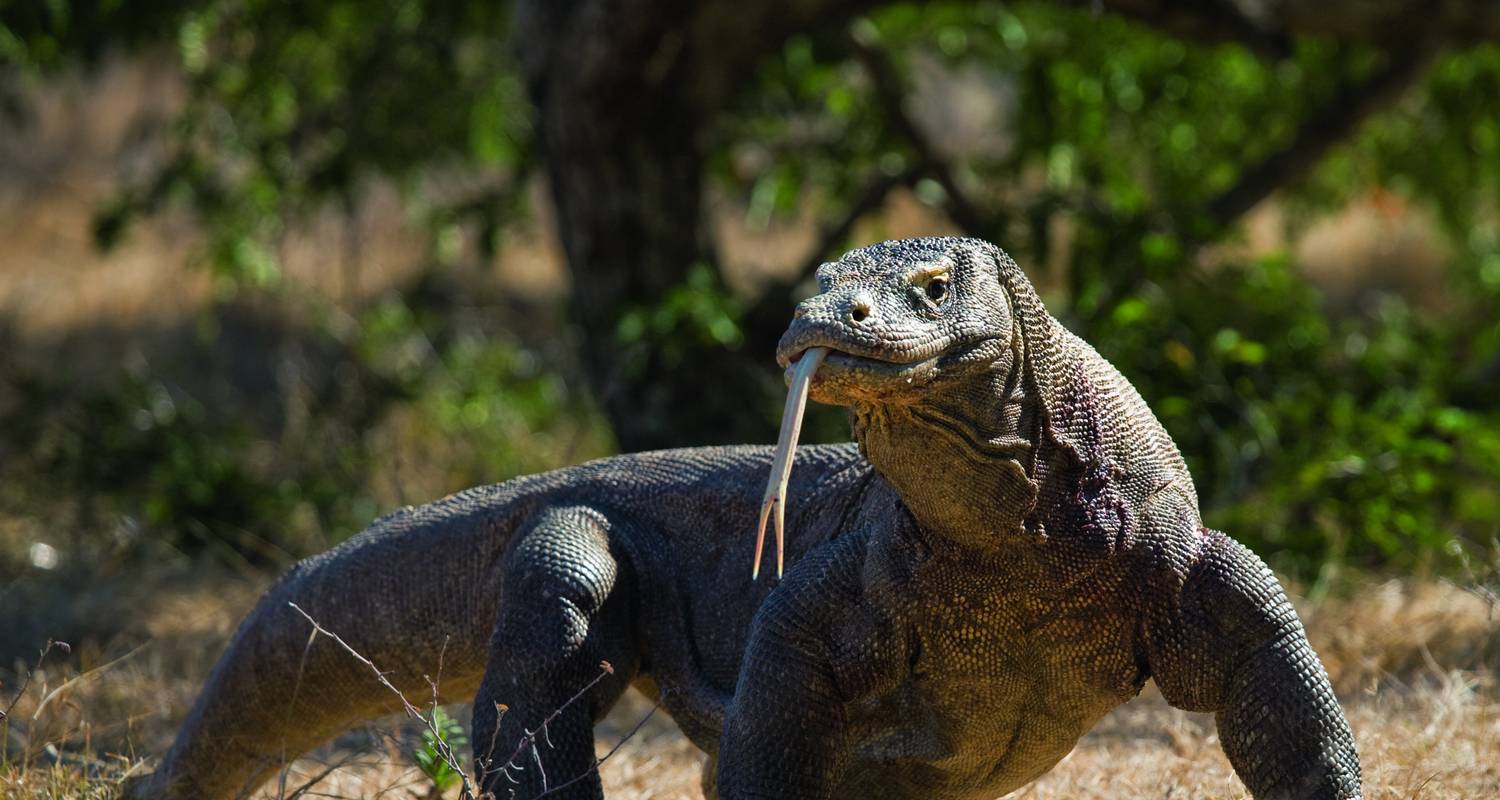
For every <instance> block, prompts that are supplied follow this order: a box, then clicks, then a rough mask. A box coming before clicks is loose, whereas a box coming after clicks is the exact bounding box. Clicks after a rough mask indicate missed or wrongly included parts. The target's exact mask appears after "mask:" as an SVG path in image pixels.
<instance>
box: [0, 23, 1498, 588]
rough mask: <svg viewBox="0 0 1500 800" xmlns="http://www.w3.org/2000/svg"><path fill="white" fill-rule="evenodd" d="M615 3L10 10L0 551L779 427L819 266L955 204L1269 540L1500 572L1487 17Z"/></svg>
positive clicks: (188, 528)
mask: <svg viewBox="0 0 1500 800" xmlns="http://www.w3.org/2000/svg"><path fill="white" fill-rule="evenodd" d="M616 5H617V4H614V3H608V2H584V3H563V4H547V3H521V4H519V5H518V6H517V7H512V6H511V5H510V4H505V3H487V2H464V1H463V0H427V1H425V2H424V1H422V0H370V1H369V2H352V0H334V1H333V2H322V3H287V2H275V1H273V0H207V1H206V2H180V1H174V2H161V3H151V4H139V3H135V4H127V3H120V2H112V0H95V1H94V2H84V1H83V0H48V2H37V3H21V4H19V5H17V4H13V3H12V4H3V5H0V9H3V11H0V108H3V119H0V580H3V581H4V582H5V585H6V586H8V587H10V586H14V585H16V584H17V582H18V581H20V582H24V581H25V580H28V579H38V580H39V579H40V578H41V576H44V575H73V576H77V575H81V574H96V573H97V572H98V571H100V570H109V569H115V570H129V569H130V568H131V566H130V565H132V564H139V563H141V562H142V561H143V560H151V559H155V560H173V559H176V560H185V559H202V558H211V559H215V560H220V561H227V562H230V563H236V564H245V565H249V567H250V568H252V569H259V568H263V567H268V566H274V565H278V564H282V563H285V562H286V561H288V560H289V559H292V558H295V557H299V556H301V555H305V554H307V553H309V552H313V551H316V550H319V549H322V548H324V547H326V546H328V545H329V544H331V543H333V542H336V541H338V540H340V539H342V538H345V537H347V536H349V535H351V534H352V533H354V532H355V531H357V530H359V529H360V528H361V527H363V526H364V525H365V524H367V523H368V522H369V521H370V520H371V519H372V518H373V517H374V516H376V515H377V514H378V513H382V512H384V511H386V510H389V509H390V508H392V507H394V506H396V505H400V504H403V503H418V502H425V501H428V500H430V499H433V498H435V497H437V496H439V495H441V494H444V493H447V492H451V491H455V490H457V489H460V488H463V487H465V486H469V485H473V484H478V483H488V482H495V481H500V480H503V479H505V478H508V477H510V476H513V475H516V474H518V473H523V472H530V471H537V470H541V469H546V468H550V467H553V466H560V465H563V464H567V463H575V462H577V461H580V460H583V459H585V458H589V457H594V456H599V455H604V454H607V453H610V452H614V451H617V450H622V449H623V450H635V449H644V448H650V447H659V446H676V445H684V444H709V443H719V442H729V441H759V442H770V441H772V440H773V439H774V424H775V418H776V414H777V410H778V407H779V402H780V395H781V392H782V388H781V385H780V375H779V372H778V371H777V370H776V368H775V366H774V363H773V359H772V356H771V354H772V348H773V345H774V342H775V339H776V336H777V335H778V334H779V333H780V331H781V329H782V327H783V326H784V324H785V322H786V320H787V319H789V315H790V311H791V305H792V303H793V301H794V300H795V299H796V298H797V297H798V296H800V295H802V294H804V293H807V292H808V291H809V288H810V287H809V286H808V285H807V282H806V278H807V276H808V274H809V273H810V271H811V269H812V268H813V267H815V266H816V264H817V263H818V262H819V261H821V260H826V259H831V258H834V257H836V256H837V255H838V254H839V253H841V252H842V251H843V250H844V249H846V248H848V247H852V246H856V245H859V244H863V243H867V242H870V241H875V240H879V239H883V238H890V237H895V236H905V235H921V234H931V233H966V234H971V235H976V236H981V237H983V238H986V239H990V240H992V241H995V242H997V243H998V244H1000V245H1001V246H1002V247H1004V248H1005V249H1007V250H1008V251H1010V252H1011V253H1012V254H1013V255H1014V256H1015V257H1016V258H1017V260H1018V261H1019V262H1020V263H1021V264H1022V265H1023V266H1024V267H1025V268H1026V269H1027V271H1028V272H1029V273H1030V274H1031V276H1032V277H1033V279H1034V281H1035V282H1036V283H1037V284H1038V286H1039V288H1040V289H1041V290H1042V292H1043V294H1044V296H1045V297H1046V298H1047V300H1048V304H1049V306H1050V307H1051V308H1052V310H1053V311H1054V313H1056V314H1057V315H1058V316H1059V317H1060V318H1061V319H1063V320H1064V322H1065V323H1066V324H1067V325H1069V326H1070V327H1071V328H1073V329H1074V330H1075V331H1077V332H1078V333H1080V334H1081V335H1082V336H1084V337H1085V338H1087V339H1088V340H1090V341H1091V342H1093V343H1094V344H1095V345H1096V346H1097V347H1098V349H1099V350H1100V351H1101V352H1102V353H1103V354H1104V355H1105V356H1106V357H1108V358H1109V359H1111V360H1112V361H1113V362H1114V363H1115V364H1117V365H1118V366H1119V367H1120V368H1121V370H1122V371H1123V372H1124V373H1125V374H1126V376H1128V377H1129V378H1130V379H1131V380H1132V381H1134V382H1135V384H1136V385H1137V387H1139V389H1140V390H1141V393H1142V394H1143V395H1144V396H1145V397H1146V398H1147V399H1148V400H1149V401H1150V402H1151V404H1152V406H1153V408H1154V409H1155V410H1156V412H1157V413H1158V415H1159V416H1160V417H1161V418H1162V421H1163V422H1164V423H1165V424H1166V426H1167V428H1168V429H1169V430H1170V431H1171V433H1172V435H1173V436H1174V437H1175V438H1176V440H1177V442H1178V443H1179V445H1180V446H1181V448H1182V450H1183V451H1184V453H1185V454H1186V456H1187V458H1188V460H1189V463H1190V465H1191V467H1192V469H1193V473H1194V475H1195V476H1196V478H1197V481H1198V486H1199V490H1200V492H1201V494H1202V499H1203V506H1204V509H1205V513H1206V516H1207V518H1208V521H1209V523H1210V524H1212V525H1214V526H1216V527H1221V528H1223V529H1225V530H1228V531H1230V532H1231V533H1232V534H1233V535H1234V536H1236V537H1238V538H1240V539H1242V540H1244V541H1246V542H1248V543H1249V544H1251V545H1252V546H1253V547H1255V548H1256V549H1257V550H1258V551H1259V552H1261V553H1262V554H1263V555H1264V556H1265V557H1266V558H1267V559H1268V560H1270V561H1271V562H1272V563H1273V564H1274V565H1275V566H1277V567H1278V568H1279V569H1282V570H1285V571H1287V572H1290V573H1293V574H1294V575H1296V576H1298V577H1300V578H1302V579H1304V580H1309V581H1313V580H1318V579H1320V578H1327V577H1329V576H1330V575H1331V574H1332V571H1333V570H1336V569H1338V568H1340V567H1343V566H1349V567H1353V568H1355V569H1359V570H1395V571H1414V572H1418V573H1427V574H1431V573H1436V574H1448V575H1456V576H1466V577H1468V578H1471V579H1472V578H1475V577H1478V578H1479V579H1481V580H1484V579H1485V576H1486V575H1489V574H1490V572H1488V571H1489V570H1493V569H1494V567H1493V565H1494V564H1496V563H1500V552H1497V550H1500V544H1497V536H1500V391H1497V390H1500V314H1497V311H1496V309H1497V307H1500V306H1497V303H1500V47H1497V46H1496V45H1494V44H1489V43H1486V42H1485V41H1484V40H1485V39H1487V38H1496V39H1500V36H1497V35H1494V34H1496V32H1497V31H1500V22H1497V21H1496V19H1495V17H1496V16H1497V14H1496V12H1494V11H1493V9H1491V8H1490V7H1489V5H1488V4H1485V3H1469V4H1465V3H1450V4H1447V5H1446V6H1444V8H1445V9H1446V10H1445V11H1444V15H1442V16H1438V15H1436V14H1435V13H1432V12H1427V11H1424V10H1423V6H1424V5H1425V4H1420V3H1415V4H1414V3H1405V4H1403V3H1393V4H1387V5H1388V6H1390V8H1389V9H1387V11H1390V13H1389V14H1388V15H1387V16H1385V17H1381V16H1379V15H1373V16H1372V15H1369V14H1365V15H1363V16H1361V13H1360V12H1358V11H1357V10H1354V11H1351V8H1354V7H1355V6H1357V5H1358V4H1351V3H1348V2H1335V3H1331V4H1329V5H1328V7H1327V9H1326V12H1325V16H1321V17H1318V16H1316V15H1314V17H1311V18H1310V17H1309V16H1308V15H1307V14H1301V15H1298V14H1297V13H1295V12H1296V11H1297V9H1298V8H1301V7H1302V6H1303V5H1304V3H1302V2H1301V0H1294V2H1289V3H1284V4H1262V3H1259V2H1240V3H1228V2H1224V3H1184V4H1179V7H1178V9H1177V10H1176V11H1173V12H1171V13H1168V12H1167V11H1164V10H1162V9H1165V8H1167V6H1166V5H1162V4H1159V3H1154V2H1144V1H1143V2H1134V3H1113V2H1096V3H1091V4H1089V3H1085V4H1081V7H1075V5H1074V4H1072V3H1065V2H1014V3H995V2H978V3H962V4H958V3H939V4H921V3H859V2H852V3H851V2H842V3H840V2H818V1H817V0H803V1H802V2H781V3H766V4H764V6H765V7H764V8H738V9H737V8H735V7H733V6H729V5H728V4H725V3H704V4H701V6H702V7H701V8H699V9H697V10H684V9H680V8H677V7H676V6H675V5H673V4H660V5H661V6H662V7H661V8H656V6H657V5H658V4H655V3H642V4H638V5H640V6H641V7H640V8H633V10H632V11H631V12H630V13H629V14H626V13H625V12H624V11H621V10H620V9H618V8H616V7H615V6H616ZM741 5H744V4H741ZM1116 6H1120V8H1116ZM1405 6H1411V9H1409V10H1407V9H1405ZM1398 7H1400V8H1398ZM1277 9H1280V11H1278V10H1277ZM1391 9H1396V10H1399V11H1401V13H1400V14H1397V13H1396V11H1392V10H1391ZM1341 14H1342V15H1344V16H1342V17H1341V16H1340V15H1341ZM1465 14H1469V15H1470V16H1465ZM810 436H811V438H815V439H822V440H841V439H844V438H846V437H847V431H846V427H845V424H844V421H843V418H842V415H841V414H840V413H839V412H836V411H833V410H824V411H821V412H819V416H817V417H816V418H815V419H814V420H813V422H812V423H811V424H810ZM111 565H113V566H111ZM75 580H76V578H75ZM0 591H5V590H0Z"/></svg>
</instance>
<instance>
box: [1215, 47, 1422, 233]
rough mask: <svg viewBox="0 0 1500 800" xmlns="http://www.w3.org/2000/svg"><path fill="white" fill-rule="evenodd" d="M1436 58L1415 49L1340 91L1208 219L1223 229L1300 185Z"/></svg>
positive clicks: (1225, 195)
mask: <svg viewBox="0 0 1500 800" xmlns="http://www.w3.org/2000/svg"><path fill="white" fill-rule="evenodd" d="M1434 52H1435V51H1434V49H1432V48H1416V49H1412V50H1407V51H1401V52H1397V53H1393V54H1392V55H1391V59H1390V62H1389V63H1387V64H1386V65H1385V67H1383V68H1381V69H1380V70H1378V71H1377V72H1375V74H1373V75H1371V76H1369V77H1368V78H1366V79H1365V80H1363V81H1361V82H1359V83H1356V84H1352V85H1349V86H1346V87H1344V88H1343V89H1342V90H1341V91H1339V93H1338V94H1337V95H1335V96H1334V97H1332V98H1330V99H1329V100H1328V102H1326V103H1324V104H1323V107H1322V108H1321V110H1319V111H1318V112H1316V113H1314V114H1313V115H1312V117H1310V118H1309V119H1308V120H1307V121H1306V122H1304V123H1303V124H1302V126H1301V127H1300V128H1298V130H1297V134H1296V136H1294V137H1293V138H1292V141H1290V142H1288V143H1287V145H1286V146H1285V147H1283V148H1281V149H1280V150H1277V151H1275V152H1273V153H1271V154H1270V155H1268V156H1266V157H1265V158H1263V159H1261V161H1260V163H1259V164H1256V165H1254V166H1252V167H1250V168H1248V169H1246V170H1245V171H1244V172H1242V173H1241V174H1240V179H1239V182H1238V183H1236V184H1235V185H1233V186H1231V187H1229V188H1228V189H1227V190H1225V191H1224V192H1222V193H1221V194H1219V196H1218V197H1216V198H1214V199H1213V200H1210V201H1209V202H1208V205H1207V207H1206V208H1207V214H1208V217H1209V219H1210V220H1211V221H1212V222H1213V223H1214V224H1215V225H1218V226H1221V227H1222V226H1224V225H1228V224H1230V223H1232V222H1234V221H1235V220H1236V219H1239V218H1240V216H1242V215H1243V214H1244V213H1245V212H1247V211H1249V210H1250V209H1251V208H1254V207H1255V205H1256V204H1257V203H1259V202H1260V201H1262V200H1264V199H1265V198H1266V197H1267V196H1269V195H1270V194H1271V193H1272V192H1274V191H1275V190H1276V189H1278V188H1280V187H1282V186H1285V185H1287V184H1289V183H1292V182H1295V181H1297V180H1300V179H1301V178H1302V177H1303V176H1305V175H1306V174H1307V173H1308V172H1310V171H1312V168H1313V167H1314V166H1316V165H1317V163H1318V162H1319V161H1321V160H1322V158H1323V156H1324V155H1326V154H1327V153H1328V151H1329V150H1330V149H1332V148H1333V146H1334V145H1336V144H1338V143H1339V142H1342V141H1345V140H1346V139H1348V138H1349V136H1350V135H1351V134H1353V132H1354V130H1355V129H1356V128H1358V127H1359V125H1360V123H1362V122H1364V121H1365V120H1366V119H1369V118H1370V117H1371V116H1373V115H1374V114H1376V113H1378V112H1380V111H1383V110H1385V109H1386V108H1388V107H1389V106H1391V105H1392V104H1393V103H1395V102H1396V101H1397V100H1399V99H1400V98H1401V96H1402V95H1403V94H1404V93H1405V91H1406V90H1407V89H1408V88H1409V87H1410V86H1411V85H1412V84H1413V83H1414V82H1415V81H1416V80H1417V79H1418V78H1420V77H1421V76H1422V74H1423V73H1424V72H1425V71H1426V68H1427V66H1428V65H1429V64H1430V63H1431V61H1432V57H1433V55H1434Z"/></svg>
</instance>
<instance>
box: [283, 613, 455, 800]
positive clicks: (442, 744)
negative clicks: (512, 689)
mask: <svg viewBox="0 0 1500 800" xmlns="http://www.w3.org/2000/svg"><path fill="white" fill-rule="evenodd" d="M287 605H289V606H291V607H292V608H293V609H294V610H295V611H296V612H297V613H298V614H301V615H302V617H303V618H304V619H306V620H307V621H308V623H309V624H311V625H312V626H313V633H314V635H316V634H319V633H321V634H323V635H324V636H327V637H328V638H330V639H332V640H334V641H335V642H337V643H338V645H339V647H342V648H344V652H346V653H348V654H349V655H351V656H353V657H354V659H355V660H356V661H358V662H359V663H361V664H364V665H365V666H367V667H369V668H370V671H371V672H372V673H374V674H375V680H377V681H379V682H380V685H381V686H384V687H385V688H387V689H389V690H390V691H391V693H392V694H394V695H396V697H397V698H398V699H399V700H400V701H401V708H402V710H404V711H405V712H406V716H407V717H408V718H410V719H414V720H417V721H419V722H421V723H422V724H423V725H424V726H426V728H427V730H428V731H430V732H431V733H432V741H433V749H435V750H437V753H438V755H440V756H442V758H443V760H444V761H445V762H447V764H448V767H449V768H450V769H452V770H453V771H454V772H455V773H457V774H458V776H459V779H460V780H461V781H463V785H462V787H461V790H460V792H459V798H460V800H474V798H475V792H474V784H473V782H471V781H470V780H469V773H468V772H465V771H464V768H463V767H462V766H461V765H460V764H459V763H458V757H457V756H456V755H454V753H453V748H451V747H449V746H448V742H447V741H446V740H445V739H444V738H443V734H442V731H439V730H438V727H437V725H436V724H435V723H434V722H433V719H429V718H428V717H427V716H424V715H423V714H422V712H421V711H419V710H417V707H416V706H414V705H412V704H411V701H410V700H407V699H406V695H405V694H403V693H402V692H401V690H400V689H397V688H396V685H395V684H393V683H391V682H390V680H389V679H387V678H386V677H385V673H384V672H381V671H380V668H379V667H377V666H375V663H374V662H372V661H371V660H370V659H368V658H365V657H364V656H363V655H361V654H360V652H359V651H358V650H355V649H354V648H353V647H352V646H350V645H349V643H348V642H346V641H344V640H343V638H342V637H340V636H339V635H338V634H336V633H334V632H333V631H330V630H328V629H327V628H325V627H323V626H322V625H320V624H318V621H317V620H315V619H313V618H312V615H311V614H309V613H307V612H306V611H303V610H302V607H301V606H299V605H297V604H296V603H292V602H288V603H287ZM436 716H437V715H435V714H434V715H433V718H434V719H435V718H436Z"/></svg>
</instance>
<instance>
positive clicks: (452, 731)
mask: <svg viewBox="0 0 1500 800" xmlns="http://www.w3.org/2000/svg"><path fill="white" fill-rule="evenodd" d="M432 727H433V728H436V729H437V733H436V734H434V733H433V732H432V730H431V729H428V728H423V729H422V746H421V747H420V748H418V749H417V750H414V751H412V754H411V758H412V761H415V762H416V764H417V769H420V770H422V774H423V775H426V776H427V779H428V780H430V781H432V786H433V788H435V789H437V791H438V792H439V793H442V792H446V791H448V790H449V789H452V788H453V787H455V786H457V785H458V784H459V782H460V781H462V780H463V777H462V775H460V773H459V772H457V771H456V770H454V769H453V767H452V766H450V765H449V764H448V761H447V760H446V759H444V758H443V756H442V754H441V753H440V752H439V751H438V742H443V743H445V744H447V745H448V747H449V749H450V750H451V751H452V752H455V753H459V752H464V751H466V750H467V749H468V746H469V734H468V733H467V732H466V731H464V726H463V724H462V723H460V722H459V721H458V720H456V719H454V718H452V717H450V716H448V712H446V711H444V710H443V708H442V706H433V707H432Z"/></svg>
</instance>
